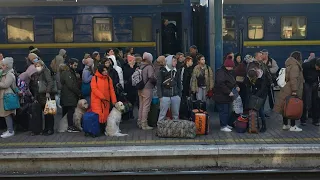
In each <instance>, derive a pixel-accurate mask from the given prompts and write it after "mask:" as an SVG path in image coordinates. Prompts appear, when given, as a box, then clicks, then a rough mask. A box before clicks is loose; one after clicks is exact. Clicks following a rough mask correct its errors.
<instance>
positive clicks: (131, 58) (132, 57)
mask: <svg viewBox="0 0 320 180" xmlns="http://www.w3.org/2000/svg"><path fill="white" fill-rule="evenodd" d="M134 60H135V57H134V56H131V55H128V56H127V61H128V63H130V62H132V61H134Z"/></svg>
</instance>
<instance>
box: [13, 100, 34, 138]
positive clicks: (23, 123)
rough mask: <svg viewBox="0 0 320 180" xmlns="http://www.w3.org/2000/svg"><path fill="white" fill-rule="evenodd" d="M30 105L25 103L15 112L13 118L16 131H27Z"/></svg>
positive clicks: (30, 110)
mask: <svg viewBox="0 0 320 180" xmlns="http://www.w3.org/2000/svg"><path fill="white" fill-rule="evenodd" d="M31 112H32V103H25V104H23V105H22V106H21V108H19V109H18V110H17V114H16V116H15V118H14V119H15V123H16V130H17V131H22V132H24V131H28V130H29V124H30V120H31V116H32V114H31Z"/></svg>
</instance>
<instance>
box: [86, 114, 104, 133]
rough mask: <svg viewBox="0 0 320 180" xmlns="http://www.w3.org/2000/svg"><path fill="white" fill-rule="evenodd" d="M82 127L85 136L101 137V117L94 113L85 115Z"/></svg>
mask: <svg viewBox="0 0 320 180" xmlns="http://www.w3.org/2000/svg"><path fill="white" fill-rule="evenodd" d="M82 127H83V132H84V133H85V136H91V137H98V136H100V124H99V115H98V114H96V113H94V112H86V113H84V115H83V120H82Z"/></svg>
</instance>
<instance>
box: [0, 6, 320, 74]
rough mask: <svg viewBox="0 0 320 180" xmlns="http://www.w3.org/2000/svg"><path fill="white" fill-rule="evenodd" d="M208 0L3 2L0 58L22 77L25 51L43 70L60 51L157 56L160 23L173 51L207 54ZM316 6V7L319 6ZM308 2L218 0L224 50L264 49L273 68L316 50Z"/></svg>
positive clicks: (318, 49)
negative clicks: (36, 52) (169, 29)
mask: <svg viewBox="0 0 320 180" xmlns="http://www.w3.org/2000/svg"><path fill="white" fill-rule="evenodd" d="M212 2H213V1H211V0H135V1H132V0H108V1H101V0H49V1H47V0H25V1H19V0H2V1H1V2H0V18H1V22H0V28H1V29H3V33H1V34H0V42H1V43H0V52H1V53H3V54H4V55H5V56H12V57H14V59H15V62H16V63H15V66H16V68H17V69H18V70H20V71H22V70H23V68H24V64H25V63H24V62H25V57H26V56H27V54H28V52H29V49H28V47H29V46H34V47H36V48H38V49H40V51H41V55H42V59H43V60H44V61H45V63H47V64H49V63H50V61H51V60H52V59H53V58H54V56H55V55H56V54H57V53H58V51H59V49H61V48H64V49H66V50H67V54H68V56H69V57H75V58H78V59H82V58H83V55H84V53H92V52H93V51H99V52H100V53H101V54H104V53H105V50H106V49H107V48H125V47H134V51H135V52H136V53H139V54H142V53H143V52H145V51H148V52H151V53H152V54H154V56H158V55H161V54H162V50H163V42H162V30H163V23H162V21H163V19H168V20H169V22H170V23H173V24H175V26H176V27H177V31H176V36H177V41H178V43H177V46H178V47H177V50H178V51H181V52H184V53H186V52H188V50H189V46H190V45H193V44H195V45H196V46H198V49H199V52H200V53H202V54H204V55H205V56H206V57H208V58H210V61H208V63H209V64H210V63H212V62H214V61H215V59H213V57H212V56H210V52H211V49H209V48H208V47H212V46H210V44H209V43H210V41H208V39H209V38H210V36H211V34H209V32H210V29H209V28H210V27H209V26H208V24H209V22H208V21H209V20H210V18H209V16H211V14H210V13H209V12H210V9H209V7H210V6H208V4H209V3H212ZM319 3H320V2H319ZM319 3H317V2H314V1H313V0H281V1H279V0H268V1H263V0H224V1H223V17H222V18H223V21H222V22H223V23H222V32H223V33H222V34H223V37H222V38H223V52H224V53H226V52H235V53H236V52H239V53H241V54H242V55H243V56H244V55H245V54H254V52H257V51H260V50H261V49H268V51H269V53H270V56H271V57H272V58H274V59H275V60H276V61H277V62H278V64H279V66H280V67H283V66H284V61H285V60H286V58H287V57H288V56H289V55H290V53H291V52H292V51H294V50H298V51H301V52H302V54H303V56H304V58H307V57H308V54H309V53H310V52H315V53H316V54H317V53H319V52H320V47H319V45H320V37H319V36H320V34H319V33H317V25H318V24H319V23H320V21H319V20H318V18H317V10H318V7H320V4H319Z"/></svg>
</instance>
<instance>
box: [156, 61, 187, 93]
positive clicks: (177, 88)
mask: <svg viewBox="0 0 320 180" xmlns="http://www.w3.org/2000/svg"><path fill="white" fill-rule="evenodd" d="M168 78H172V84H171V88H166V87H165V85H164V84H163V82H164V81H165V80H167V79H168ZM157 79H158V81H157V94H158V97H159V98H162V97H174V96H180V97H181V95H182V87H181V86H182V83H181V77H180V73H179V72H178V70H177V69H176V68H174V69H173V70H170V69H169V68H168V67H164V68H161V69H160V71H159V74H158V78H157Z"/></svg>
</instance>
